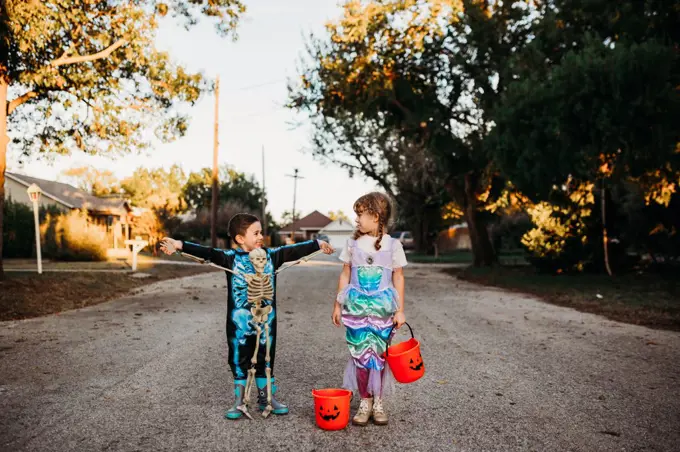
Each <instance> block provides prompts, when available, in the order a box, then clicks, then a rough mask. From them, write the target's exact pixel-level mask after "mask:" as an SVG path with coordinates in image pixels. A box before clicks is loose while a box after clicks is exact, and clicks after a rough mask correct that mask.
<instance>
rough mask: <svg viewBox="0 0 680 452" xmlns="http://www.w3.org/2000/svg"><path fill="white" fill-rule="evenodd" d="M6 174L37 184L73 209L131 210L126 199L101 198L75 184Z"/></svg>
mask: <svg viewBox="0 0 680 452" xmlns="http://www.w3.org/2000/svg"><path fill="white" fill-rule="evenodd" d="M5 176H7V177H8V178H9V179H12V180H14V181H15V182H17V183H20V184H22V185H25V186H26V187H29V186H31V184H36V185H37V186H38V187H40V190H42V192H43V194H44V195H45V196H47V197H49V198H51V199H54V200H55V201H57V202H59V203H60V204H63V205H65V206H66V207H70V208H72V209H87V210H90V211H94V212H97V213H105V214H106V213H114V214H119V215H122V214H125V213H126V212H128V211H129V210H130V205H129V203H128V202H127V201H126V200H125V199H121V198H101V197H98V196H94V195H91V194H89V193H87V192H86V191H84V190H81V189H79V188H76V187H74V186H73V185H69V184H65V183H62V182H56V181H51V180H45V179H38V178H37V177H30V176H24V175H23V174H16V173H10V172H6V173H5Z"/></svg>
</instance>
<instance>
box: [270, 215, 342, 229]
mask: <svg viewBox="0 0 680 452" xmlns="http://www.w3.org/2000/svg"><path fill="white" fill-rule="evenodd" d="M330 222H331V219H330V218H328V217H327V216H326V215H324V214H322V213H321V212H319V211H318V210H315V211H314V212H312V213H310V214H309V215H307V216H306V217H302V218H300V219H299V220H297V221H295V222H294V223H291V224H289V225H287V226H284V227H282V228H281V229H280V230H279V232H293V231H302V230H308V229H322V228H323V227H325V226H327V225H328V224H329V223H330Z"/></svg>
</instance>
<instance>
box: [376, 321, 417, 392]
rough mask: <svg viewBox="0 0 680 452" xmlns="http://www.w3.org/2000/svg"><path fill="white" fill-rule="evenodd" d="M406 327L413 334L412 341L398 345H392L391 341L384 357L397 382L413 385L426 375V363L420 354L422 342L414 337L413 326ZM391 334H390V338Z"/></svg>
mask: <svg viewBox="0 0 680 452" xmlns="http://www.w3.org/2000/svg"><path fill="white" fill-rule="evenodd" d="M405 325H406V326H407V327H408V329H409V331H410V332H411V339H409V340H407V341H406V342H400V343H398V344H396V345H390V344H391V340H390V341H389V342H388V343H387V350H386V351H385V354H384V356H385V360H387V364H388V365H389V366H390V369H392V374H393V375H394V379H395V380H397V381H398V382H399V383H413V382H414V381H416V380H418V379H419V378H420V377H422V376H423V375H424V374H425V363H423V357H422V355H421V354H420V342H418V339H416V338H415V337H414V336H413V329H411V325H409V324H408V323H406V324H405ZM391 334H392V333H391V332H390V336H391Z"/></svg>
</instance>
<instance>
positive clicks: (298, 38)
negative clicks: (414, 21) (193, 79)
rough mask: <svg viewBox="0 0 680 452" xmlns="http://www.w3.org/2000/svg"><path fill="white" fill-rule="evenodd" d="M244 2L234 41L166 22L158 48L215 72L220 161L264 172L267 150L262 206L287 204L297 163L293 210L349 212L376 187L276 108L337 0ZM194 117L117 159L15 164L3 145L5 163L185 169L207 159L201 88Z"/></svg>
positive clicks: (55, 169) (210, 108) (33, 170)
mask: <svg viewBox="0 0 680 452" xmlns="http://www.w3.org/2000/svg"><path fill="white" fill-rule="evenodd" d="M245 4H246V6H247V8H248V11H247V12H246V14H245V16H244V17H243V18H242V21H241V23H240V25H239V27H238V40H237V41H236V42H233V41H232V40H231V39H229V38H220V37H218V36H217V34H216V33H215V32H214V29H213V27H212V25H211V24H209V23H207V22H206V23H202V24H199V25H198V26H197V27H195V28H193V29H191V31H189V32H187V31H185V30H184V29H183V28H182V27H181V26H179V25H177V24H176V23H173V22H170V21H168V22H165V23H163V25H162V26H161V28H160V29H159V33H158V38H157V44H156V45H157V48H159V49H162V50H167V51H169V53H170V55H171V56H172V57H173V59H174V60H175V61H176V62H178V63H180V64H183V65H185V66H186V67H187V68H189V69H190V70H194V71H203V73H204V74H205V75H206V76H208V77H214V76H217V75H219V77H220V102H219V116H220V130H219V143H220V146H219V164H220V165H223V164H228V165H231V166H233V167H234V168H235V169H236V170H237V171H240V172H244V173H247V174H252V175H254V176H255V177H256V179H257V180H258V181H261V180H262V157H261V156H262V148H263V147H264V150H265V188H266V190H267V198H268V202H269V205H268V210H269V211H270V212H271V213H272V214H273V216H274V218H275V219H277V220H280V219H281V214H282V213H283V212H284V211H286V210H287V211H290V210H292V207H293V179H292V178H291V177H287V176H286V175H287V174H293V171H294V169H295V168H297V169H299V174H300V175H301V176H302V177H304V179H300V180H298V190H297V200H296V210H297V212H298V213H299V214H300V215H306V214H308V213H311V212H312V211H314V210H319V211H320V212H322V213H324V214H326V213H328V211H331V210H333V211H337V210H342V211H344V212H345V213H346V214H348V215H351V212H352V204H353V203H354V200H355V199H356V198H358V197H359V196H361V195H362V194H364V193H366V192H368V191H372V190H374V189H375V188H376V187H375V184H373V183H371V182H368V181H367V180H366V179H365V178H363V177H355V178H354V179H350V178H349V176H348V174H347V172H346V171H345V170H343V169H341V168H338V167H335V166H330V165H329V164H322V163H321V162H319V161H316V160H314V159H313V158H312V156H311V155H310V154H309V153H308V152H307V153H305V152H304V149H305V148H306V149H309V147H310V143H311V142H310V136H311V132H310V127H309V126H305V125H303V126H302V127H298V128H294V127H293V126H292V125H291V123H293V122H296V121H299V120H300V119H301V118H300V116H299V115H296V114H295V113H294V112H292V111H289V110H287V109H284V108H282V106H283V105H284V103H285V101H286V94H287V91H286V84H287V80H288V79H289V78H296V77H297V74H298V73H297V68H298V65H299V60H300V57H301V56H302V55H303V54H304V42H305V36H307V35H308V34H309V33H310V32H314V33H321V32H323V27H324V24H325V23H326V22H327V21H329V20H331V19H335V18H338V17H340V15H341V14H342V9H341V7H340V6H339V1H338V0H286V1H281V0H257V1H256V0H245ZM190 115H191V124H190V127H189V130H188V133H187V134H186V135H185V136H184V137H183V138H181V139H179V140H177V141H175V142H173V143H169V144H163V143H159V144H158V145H157V146H155V147H154V149H152V150H151V151H149V152H148V153H146V154H142V155H138V154H131V155H129V156H127V157H125V158H118V159H115V160H112V159H109V158H106V157H92V156H87V155H85V154H82V153H79V152H78V153H73V154H72V155H71V156H69V157H60V156H59V157H55V158H54V159H51V160H50V161H47V160H36V159H29V160H26V161H24V162H23V164H19V163H18V159H17V158H16V157H17V156H18V152H13V151H12V149H11V146H10V150H9V153H8V162H7V163H8V170H9V171H15V172H20V173H23V174H27V175H30V176H33V177H38V178H43V179H50V180H60V181H64V182H68V181H69V180H68V178H66V177H64V176H63V175H61V173H62V171H63V170H65V169H67V168H72V167H79V166H86V165H87V166H93V167H95V168H98V169H109V170H111V171H113V172H114V174H115V175H116V176H117V177H119V178H124V177H127V176H129V175H131V174H132V172H133V171H134V170H135V168H138V167H140V166H144V167H149V168H157V167H164V168H168V167H170V166H172V165H173V164H179V165H180V166H181V167H182V168H183V169H184V171H185V172H186V173H187V174H188V173H189V172H190V171H196V170H199V169H200V168H203V167H212V155H213V118H214V97H213V96H212V95H206V96H204V97H203V98H202V99H201V100H200V101H199V102H198V103H197V104H196V105H195V106H193V107H192V109H191V110H190Z"/></svg>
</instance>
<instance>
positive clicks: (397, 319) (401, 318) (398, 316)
mask: <svg viewBox="0 0 680 452" xmlns="http://www.w3.org/2000/svg"><path fill="white" fill-rule="evenodd" d="M404 323H406V316H405V315H404V312H403V311H399V312H397V313H395V314H394V324H395V325H397V329H399V328H401V326H402V325H403V324H404Z"/></svg>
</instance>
